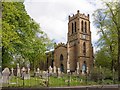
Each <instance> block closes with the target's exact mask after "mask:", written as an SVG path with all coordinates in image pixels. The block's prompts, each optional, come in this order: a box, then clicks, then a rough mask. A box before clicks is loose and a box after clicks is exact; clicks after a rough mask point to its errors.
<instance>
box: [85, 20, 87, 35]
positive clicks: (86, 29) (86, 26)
mask: <svg viewBox="0 0 120 90" xmlns="http://www.w3.org/2000/svg"><path fill="white" fill-rule="evenodd" d="M85 33H87V22H85Z"/></svg>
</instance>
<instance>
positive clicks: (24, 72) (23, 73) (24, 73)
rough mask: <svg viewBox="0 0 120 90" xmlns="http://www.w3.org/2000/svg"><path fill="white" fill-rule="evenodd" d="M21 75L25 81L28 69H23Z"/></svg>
mask: <svg viewBox="0 0 120 90" xmlns="http://www.w3.org/2000/svg"><path fill="white" fill-rule="evenodd" d="M21 73H22V79H25V75H26V69H25V67H22V69H21Z"/></svg>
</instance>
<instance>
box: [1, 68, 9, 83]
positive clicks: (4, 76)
mask: <svg viewBox="0 0 120 90" xmlns="http://www.w3.org/2000/svg"><path fill="white" fill-rule="evenodd" d="M9 75H10V70H9V68H7V67H6V68H5V69H4V70H3V71H2V81H3V83H8V82H9Z"/></svg>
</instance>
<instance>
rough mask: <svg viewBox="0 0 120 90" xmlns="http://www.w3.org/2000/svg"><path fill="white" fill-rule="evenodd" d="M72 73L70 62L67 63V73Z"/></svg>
mask: <svg viewBox="0 0 120 90" xmlns="http://www.w3.org/2000/svg"><path fill="white" fill-rule="evenodd" d="M69 72H70V63H69V61H67V73H69Z"/></svg>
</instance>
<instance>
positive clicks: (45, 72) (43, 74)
mask: <svg viewBox="0 0 120 90" xmlns="http://www.w3.org/2000/svg"><path fill="white" fill-rule="evenodd" d="M47 77H48V71H43V72H42V78H44V79H46V78H47Z"/></svg>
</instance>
